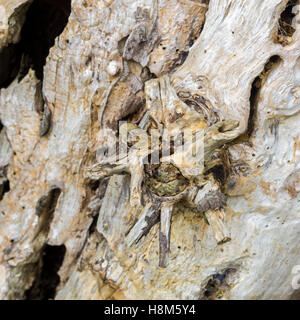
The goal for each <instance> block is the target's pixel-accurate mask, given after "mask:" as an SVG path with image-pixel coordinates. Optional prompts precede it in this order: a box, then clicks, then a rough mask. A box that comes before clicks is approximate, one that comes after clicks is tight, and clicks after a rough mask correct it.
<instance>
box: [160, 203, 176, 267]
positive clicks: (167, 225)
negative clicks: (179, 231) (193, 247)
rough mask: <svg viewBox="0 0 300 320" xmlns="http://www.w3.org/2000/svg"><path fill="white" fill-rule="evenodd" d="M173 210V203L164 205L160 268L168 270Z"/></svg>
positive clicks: (162, 211)
mask: <svg viewBox="0 0 300 320" xmlns="http://www.w3.org/2000/svg"><path fill="white" fill-rule="evenodd" d="M172 210H173V204H172V203H168V202H163V203H162V205H161V212H160V232H159V266H160V267H161V268H166V267H167V264H168V257H169V251H170V230H171V218H172Z"/></svg>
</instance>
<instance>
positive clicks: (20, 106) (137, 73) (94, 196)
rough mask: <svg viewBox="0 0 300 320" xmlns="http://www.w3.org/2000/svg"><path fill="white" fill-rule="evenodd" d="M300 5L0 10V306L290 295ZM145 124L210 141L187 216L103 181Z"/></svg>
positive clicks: (299, 256) (178, 3)
mask: <svg viewBox="0 0 300 320" xmlns="http://www.w3.org/2000/svg"><path fill="white" fill-rule="evenodd" d="M299 8H300V3H299V1H297V0H289V1H288V0H260V1H246V0H223V1H219V0H210V1H209V0H72V1H70V0H59V1H58V0H0V88H1V90H0V121H1V122H0V130H1V131H0V248H1V250H0V299H297V298H300V291H299V289H300V284H298V283H297V280H298V278H297V277H298V275H297V274H295V270H296V269H297V267H296V266H298V265H299V264H300V242H299V235H300V210H299V201H300V127H299V123H300V122H299V121H300V112H299V110H300V102H299V93H300V26H299V21H300V20H299V19H300V18H299V15H298V12H299V11H300V10H299ZM178 105H179V106H180V108H181V109H180V110H184V112H182V114H180V113H177V111H176V110H177V109H176V108H177V107H176V106H178ZM168 108H169V109H168ZM170 110H171V111H170ZM174 110H175V111H176V112H175V111H174ZM173 111H174V112H175V113H174V114H172V112H173ZM168 112H170V114H168ZM145 115H146V116H145ZM147 115H148V117H149V116H150V120H149V119H148V118H147ZM167 115H168V116H169V115H170V116H171V115H172V116H175V118H176V119H175V118H172V117H169V118H168V117H167ZM201 117H202V118H201ZM177 118H179V120H178V119H177ZM145 119H146V120H145ZM151 119H152V120H151ZM199 119H200V120H199ZM201 119H203V121H202V120H201ZM141 120H142V122H141ZM154 120H155V121H156V125H157V126H158V128H163V129H166V128H167V129H168V128H172V130H174V128H175V129H176V128H177V129H178V130H179V131H180V130H181V129H182V128H183V127H188V128H191V127H193V128H194V127H197V126H200V124H201V126H202V124H203V128H204V129H205V130H206V131H205V132H206V136H205V138H204V141H205V145H204V148H206V149H205V152H204V153H205V155H204V158H205V169H204V171H203V173H201V174H200V175H199V176H201V179H206V180H207V181H208V182H207V181H206V184H205V186H204V187H203V189H201V188H202V187H201V188H200V191H199V193H198V195H197V197H198V198H197V197H196V198H197V199H198V200H197V201H198V202H197V201H196V200H195V201H194V200H193V201H194V202H195V203H196V202H197V203H196V204H197V206H196V207H195V208H194V207H191V206H190V205H187V203H186V202H185V201H181V200H179V198H178V199H177V198H176V201H174V202H172V203H169V202H168V201H169V200H170V199H169V198H168V201H167V202H164V203H162V204H161V203H160V202H159V201H161V200H158V202H155V201H153V203H152V204H151V201H150V198H149V195H148V193H149V192H148V191H149V190H148V189H147V188H148V187H147V186H148V185H149V183H150V182H149V179H150V178H149V174H148V173H147V170H146V168H144V166H143V165H140V164H141V162H134V165H133V163H132V162H131V166H130V163H129V167H130V170H129V169H128V168H127V167H126V168H125V167H124V168H125V169H126V170H127V174H120V173H121V171H122V170H123V169H124V168H123V167H122V168H121V167H119V168H117V169H118V170H119V171H118V170H116V171H114V172H111V173H109V174H106V175H109V176H107V177H106V176H104V175H103V176H101V177H100V175H101V174H100V173H99V172H100V171H101V170H102V169H103V166H101V168H100V169H99V170H98V169H97V168H98V167H97V165H98V163H99V162H100V163H101V161H103V158H104V155H105V153H106V152H107V149H108V147H110V145H111V144H112V141H111V140H110V137H111V136H110V135H109V134H108V133H109V132H118V125H119V121H127V122H128V123H130V124H132V125H133V124H139V125H140V127H142V128H143V127H144V125H145V126H146V127H147V125H148V124H149V123H152V124H153V123H154V122H155V121H154ZM143 121H144V123H143ZM149 121H150V122H149ZM151 121H152V122H151ZM202 122H203V123H202ZM141 123H142V124H141ZM220 123H221V124H220ZM228 126H229V127H230V128H227V127H228ZM225 127H226V128H227V129H225ZM197 128H198V127H197ZM198 129H199V128H198ZM216 130H217V131H216ZM222 130H223V131H222ZM215 152H216V153H215ZM221 155H222V156H221ZM130 159H135V160H136V161H138V158H130ZM173 164H174V166H175V167H176V166H177V168H178V169H180V171H181V173H182V174H183V175H184V179H185V180H184V181H188V183H189V184H192V183H194V182H192V181H194V180H193V179H192V178H191V176H190V175H188V174H185V173H186V172H187V171H184V170H183V168H181V167H180V166H178V165H177V162H176V160H174V162H173ZM95 165H96V167H95ZM110 165H111V163H109V169H110ZM93 166H94V167H93ZM90 168H94V169H93V170H94V173H93V175H91V173H89V170H91V169H90ZM95 168H96V169H97V170H98V171H97V170H96V169H95ZM125 169H124V170H125ZM181 169H182V170H181ZM185 169H186V168H185ZM189 169H191V168H189ZM124 170H123V171H124ZM126 170H125V171H126ZM106 173H107V172H106ZM198 178H199V177H198ZM199 179H200V178H199ZM201 179H200V180H201ZM182 181H183V180H182ZM201 181H202V180H201ZM192 190H194V189H193V188H192ZM197 190H198V189H197ZM201 190H202V191H201ZM140 192H141V195H140V194H139V193H140ZM197 192H198V191H197ZM212 194H213V196H212ZM189 197H191V193H190V194H189ZM216 197H217V198H218V197H219V198H218V199H221V200H220V201H219V202H217V205H216V203H215V202H214V201H215V199H216ZM226 197H227V203H226V205H224V203H223V202H224V201H223V200H224V198H226ZM196 198H195V197H193V199H196ZM172 199H173V198H172ZM180 199H181V198H180ZM177 200H178V201H177ZM170 201H171V200H170ZM223 205H224V208H223ZM212 206H213V208H212ZM160 207H162V213H161V216H159V213H158V212H159V211H158V210H160V209H159V208H160ZM221 207H222V208H221ZM199 208H201V210H200V209H199ZM160 217H161V219H160ZM137 222H138V223H137ZM225 239H226V241H225Z"/></svg>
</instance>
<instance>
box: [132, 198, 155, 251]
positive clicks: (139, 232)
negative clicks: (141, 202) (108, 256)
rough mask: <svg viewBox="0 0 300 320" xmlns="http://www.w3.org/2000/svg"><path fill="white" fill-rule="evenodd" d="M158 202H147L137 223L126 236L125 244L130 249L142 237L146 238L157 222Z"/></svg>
mask: <svg viewBox="0 0 300 320" xmlns="http://www.w3.org/2000/svg"><path fill="white" fill-rule="evenodd" d="M159 208H160V202H158V201H156V202H154V203H151V202H149V203H148V204H147V205H146V206H145V208H144V209H143V211H142V214H141V216H140V218H139V219H138V221H137V223H136V224H135V225H134V226H133V228H132V229H131V230H130V232H129V234H128V236H127V239H126V240H127V244H128V246H129V247H131V246H132V245H133V244H134V243H137V242H138V241H139V240H140V239H141V238H142V237H143V236H146V235H147V234H148V232H149V231H150V230H151V228H152V227H153V226H154V225H155V224H156V223H158V222H159V218H160V217H159V213H158V212H159Z"/></svg>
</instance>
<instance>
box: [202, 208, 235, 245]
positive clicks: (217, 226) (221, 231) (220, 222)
mask: <svg viewBox="0 0 300 320" xmlns="http://www.w3.org/2000/svg"><path fill="white" fill-rule="evenodd" d="M224 214H225V213H224V209H220V210H215V211H214V210H208V211H206V212H205V216H206V218H207V220H208V223H209V225H210V226H211V228H212V230H213V233H214V236H215V239H216V241H217V243H218V244H223V243H225V242H228V241H230V240H231V237H230V233H229V231H228V229H227V227H226V225H225V224H224Z"/></svg>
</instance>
